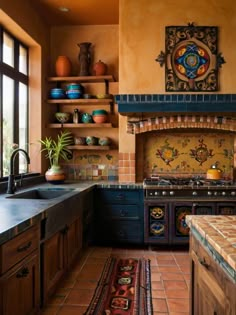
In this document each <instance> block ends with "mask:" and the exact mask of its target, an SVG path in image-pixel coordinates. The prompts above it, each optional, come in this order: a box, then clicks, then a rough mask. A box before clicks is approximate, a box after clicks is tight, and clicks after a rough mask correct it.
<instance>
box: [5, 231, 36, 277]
mask: <svg viewBox="0 0 236 315" xmlns="http://www.w3.org/2000/svg"><path fill="white" fill-rule="evenodd" d="M39 237H40V234H39V226H38V225H35V226H33V227H32V228H30V229H28V230H27V231H25V232H23V233H21V234H20V235H18V236H16V237H15V238H13V239H12V240H10V241H8V242H6V243H4V244H3V245H2V246H1V247H0V262H1V265H0V272H1V273H4V272H6V271H7V270H8V269H10V268H11V267H12V266H14V265H15V264H17V263H18V262H19V261H21V260H22V259H24V258H25V257H27V256H28V255H29V254H30V253H32V252H33V251H34V250H35V249H36V248H38V246H39Z"/></svg>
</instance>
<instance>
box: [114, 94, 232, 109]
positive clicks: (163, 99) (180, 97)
mask: <svg viewBox="0 0 236 315" xmlns="http://www.w3.org/2000/svg"><path fill="white" fill-rule="evenodd" d="M115 102H116V103H117V104H118V112H120V113H122V112H123V113H128V112H131V113H132V112H189V111H191V112H206V111H207V112H210V113H214V112H235V111H236V94H119V95H115ZM206 105H207V108H206Z"/></svg>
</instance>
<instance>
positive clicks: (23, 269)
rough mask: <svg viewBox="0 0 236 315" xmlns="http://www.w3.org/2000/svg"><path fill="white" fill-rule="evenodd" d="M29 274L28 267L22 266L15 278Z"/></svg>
mask: <svg viewBox="0 0 236 315" xmlns="http://www.w3.org/2000/svg"><path fill="white" fill-rule="evenodd" d="M28 274H29V269H28V268H27V267H24V268H22V269H21V270H20V271H19V272H18V273H17V274H16V277H17V278H25V277H27V276H28Z"/></svg>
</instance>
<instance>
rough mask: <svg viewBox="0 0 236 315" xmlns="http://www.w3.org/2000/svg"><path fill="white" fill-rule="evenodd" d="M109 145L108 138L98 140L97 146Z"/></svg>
mask: <svg viewBox="0 0 236 315" xmlns="http://www.w3.org/2000/svg"><path fill="white" fill-rule="evenodd" d="M110 143H111V141H110V139H109V138H108V137H101V138H99V139H98V144H99V145H109V144H110Z"/></svg>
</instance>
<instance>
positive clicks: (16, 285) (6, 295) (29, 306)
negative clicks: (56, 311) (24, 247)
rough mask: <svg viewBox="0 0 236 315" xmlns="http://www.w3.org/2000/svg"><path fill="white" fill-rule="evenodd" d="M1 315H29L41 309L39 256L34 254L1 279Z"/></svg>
mask: <svg viewBox="0 0 236 315" xmlns="http://www.w3.org/2000/svg"><path fill="white" fill-rule="evenodd" d="M0 301H1V303H0V314H4V315H13V314H17V315H26V314H27V315H28V314H34V313H36V312H37V311H38V309H39V301H40V295H39V255H38V253H37V252H36V253H33V254H31V255H30V256H28V258H27V259H25V260H24V261H22V262H21V263H19V264H18V265H16V266H15V267H14V268H12V269H11V270H9V271H8V272H7V273H6V274H4V275H3V276H2V277H1V278H0Z"/></svg>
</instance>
